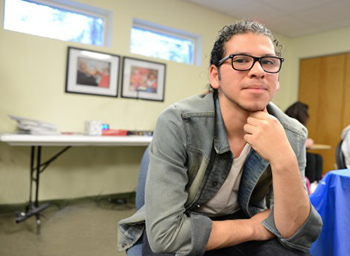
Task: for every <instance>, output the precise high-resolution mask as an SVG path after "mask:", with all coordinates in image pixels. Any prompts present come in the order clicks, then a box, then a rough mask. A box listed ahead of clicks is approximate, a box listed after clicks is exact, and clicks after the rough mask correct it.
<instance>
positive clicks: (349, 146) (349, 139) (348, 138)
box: [341, 125, 350, 169]
mask: <svg viewBox="0 0 350 256" xmlns="http://www.w3.org/2000/svg"><path fill="white" fill-rule="evenodd" d="M341 139H342V140H343V143H342V145H341V151H342V152H343V155H344V159H345V165H346V168H348V169H350V125H349V126H347V127H345V128H344V130H343V131H342V133H341Z"/></svg>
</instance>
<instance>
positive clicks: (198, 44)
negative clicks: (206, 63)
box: [130, 18, 202, 66]
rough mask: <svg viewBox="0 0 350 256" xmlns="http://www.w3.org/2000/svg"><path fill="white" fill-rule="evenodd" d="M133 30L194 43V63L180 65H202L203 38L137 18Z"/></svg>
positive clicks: (134, 20)
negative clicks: (137, 29) (146, 31)
mask: <svg viewBox="0 0 350 256" xmlns="http://www.w3.org/2000/svg"><path fill="white" fill-rule="evenodd" d="M133 28H139V29H143V30H148V31H150V32H154V33H157V34H162V35H165V36H170V37H175V38H179V39H184V40H189V41H191V42H192V43H193V52H192V63H184V62H178V63H183V64H188V65H198V66H200V65H201V49H202V39H201V36H199V35H196V34H193V33H190V32H186V31H183V30H180V29H175V28H170V27H166V26H162V25H159V24H156V23H153V22H149V21H144V20H140V19H136V18H134V19H133V23H132V27H131V29H133ZM130 32H131V31H130ZM130 47H131V36H130ZM143 56H145V55H143ZM147 57H150V56H147ZM157 59H158V58H157ZM165 60H167V59H165ZM167 61H171V60H167Z"/></svg>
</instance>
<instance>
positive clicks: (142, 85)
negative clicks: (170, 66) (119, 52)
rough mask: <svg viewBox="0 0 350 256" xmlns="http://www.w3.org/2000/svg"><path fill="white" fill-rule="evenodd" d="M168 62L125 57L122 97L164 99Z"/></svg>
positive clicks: (161, 100)
mask: <svg viewBox="0 0 350 256" xmlns="http://www.w3.org/2000/svg"><path fill="white" fill-rule="evenodd" d="M165 74H166V64H165V63H159V62H153V61H148V60H141V59H135V58H130V57H124V58H123V72H122V89H121V97H122V98H134V99H143V100H152V101H160V102H163V101H164V93H165Z"/></svg>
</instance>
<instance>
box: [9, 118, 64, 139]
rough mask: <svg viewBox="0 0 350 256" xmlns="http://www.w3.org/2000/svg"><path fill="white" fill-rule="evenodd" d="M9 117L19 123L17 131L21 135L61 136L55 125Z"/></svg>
mask: <svg viewBox="0 0 350 256" xmlns="http://www.w3.org/2000/svg"><path fill="white" fill-rule="evenodd" d="M9 117H10V118H11V119H13V120H15V121H17V123H18V124H17V129H18V130H19V132H20V133H26V134H36V135H55V134H59V132H58V131H57V129H56V125H55V124H51V123H46V122H42V121H38V120H34V119H29V118H25V117H19V116H13V115H9Z"/></svg>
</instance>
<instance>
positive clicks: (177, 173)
mask: <svg viewBox="0 0 350 256" xmlns="http://www.w3.org/2000/svg"><path fill="white" fill-rule="evenodd" d="M267 110H268V112H269V113H270V114H271V115H274V116H275V117H276V118H277V119H278V120H279V121H280V122H281V124H282V125H283V127H284V129H285V132H286V134H287V137H288V140H289V142H290V144H291V146H292V148H293V150H294V152H295V155H296V157H297V159H298V164H299V169H300V174H301V176H302V180H303V182H304V188H305V193H306V186H305V177H304V169H305V165H306V153H305V150H306V149H305V140H306V137H307V130H306V128H305V127H304V126H302V125H301V124H300V123H299V122H298V121H296V120H294V119H291V118H289V117H287V116H286V115H285V114H284V113H283V112H282V111H281V110H280V109H278V108H277V107H276V106H275V105H274V104H273V103H270V104H269V105H268V107H267ZM233 160H234V156H233V154H232V153H231V151H230V146H229V142H228V139H227V134H226V129H225V125H224V121H223V119H222V115H221V111H220V104H219V100H218V99H217V97H215V96H214V94H213V93H209V94H203V95H196V96H192V97H190V98H188V99H185V100H182V101H180V102H178V103H175V104H173V105H172V106H170V107H168V108H167V109H165V110H164V111H163V113H162V114H161V115H160V117H159V119H158V121H157V125H156V129H155V133H154V137H153V140H152V144H151V147H150V165H149V171H148V175H147V180H146V192H145V205H144V206H143V207H142V208H141V209H140V210H138V211H137V212H136V213H135V214H134V215H133V216H131V217H129V218H127V219H123V220H121V221H120V222H119V226H118V250H119V251H122V250H125V249H128V248H130V247H132V246H133V244H135V243H136V241H137V240H138V239H139V238H140V237H141V236H142V233H143V232H144V230H145V226H146V230H147V235H148V239H149V243H150V246H151V248H152V250H153V251H154V252H173V253H176V255H193V256H195V255H203V254H204V252H205V246H206V244H207V242H208V239H209V235H210V231H211V220H210V218H209V217H207V216H205V215H204V214H201V213H198V212H196V209H197V208H199V207H200V206H201V205H202V204H204V203H205V202H207V201H208V200H209V199H210V198H211V197H212V196H213V195H215V193H216V192H217V191H218V190H219V188H220V187H221V185H222V184H223V183H224V181H225V179H226V177H227V175H228V173H229V171H230V169H231V166H232V162H233ZM238 200H239V203H240V205H241V208H242V210H243V211H244V212H245V213H246V214H247V215H248V216H253V215H254V214H256V213H258V212H260V211H263V210H265V209H267V208H270V209H271V212H270V215H269V216H268V218H267V219H266V220H264V221H263V225H264V226H265V228H267V229H268V230H269V231H271V232H272V233H274V234H275V235H276V237H277V238H278V239H279V241H280V242H281V243H282V244H283V245H284V246H286V247H289V248H293V249H297V250H300V251H305V252H306V251H308V250H309V249H310V247H311V244H312V243H313V242H314V241H315V240H316V239H317V237H318V235H319V234H320V232H321V228H322V220H321V217H320V216H319V214H318V213H317V211H316V210H315V209H314V208H313V207H312V206H311V211H310V215H309V217H308V219H307V220H306V222H305V223H304V225H303V226H302V227H300V229H299V230H298V231H297V232H296V233H295V234H294V235H293V236H292V237H290V238H288V239H286V238H283V237H282V236H281V234H280V233H279V232H278V230H277V228H276V226H275V223H274V213H273V191H272V173H271V168H270V165H269V163H268V162H267V161H265V160H264V159H262V158H261V157H260V156H259V155H258V154H257V153H256V152H255V151H254V150H251V152H250V153H249V155H248V157H247V160H246V162H245V164H244V168H243V174H242V179H241V183H240V189H239V195H238ZM145 222H146V224H147V225H145Z"/></svg>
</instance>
